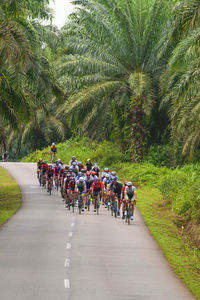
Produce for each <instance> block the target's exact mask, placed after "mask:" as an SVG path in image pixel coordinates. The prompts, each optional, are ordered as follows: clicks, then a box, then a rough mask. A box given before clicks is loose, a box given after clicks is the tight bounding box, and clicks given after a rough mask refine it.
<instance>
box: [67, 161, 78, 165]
mask: <svg viewBox="0 0 200 300" xmlns="http://www.w3.org/2000/svg"><path fill="white" fill-rule="evenodd" d="M73 162H75V163H76V164H78V161H77V160H70V162H69V165H70V166H72V163H73Z"/></svg>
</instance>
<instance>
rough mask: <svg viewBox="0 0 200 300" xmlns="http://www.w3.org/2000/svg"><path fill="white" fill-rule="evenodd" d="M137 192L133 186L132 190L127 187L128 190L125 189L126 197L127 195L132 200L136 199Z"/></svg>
mask: <svg viewBox="0 0 200 300" xmlns="http://www.w3.org/2000/svg"><path fill="white" fill-rule="evenodd" d="M135 192H136V188H135V187H134V186H132V187H131V188H129V187H128V186H126V188H125V195H127V196H128V198H129V199H130V200H134V199H135Z"/></svg>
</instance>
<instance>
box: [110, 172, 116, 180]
mask: <svg viewBox="0 0 200 300" xmlns="http://www.w3.org/2000/svg"><path fill="white" fill-rule="evenodd" d="M111 176H112V177H115V178H116V180H118V176H117V175H116V172H115V171H112V172H111Z"/></svg>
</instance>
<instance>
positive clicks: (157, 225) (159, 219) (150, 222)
mask: <svg viewBox="0 0 200 300" xmlns="http://www.w3.org/2000/svg"><path fill="white" fill-rule="evenodd" d="M137 194H138V197H137V198H138V202H137V207H138V208H139V210H140V212H141V214H142V217H143V219H144V221H145V223H146V225H147V226H148V228H149V231H150V232H151V234H152V236H153V238H154V239H155V240H156V241H157V243H158V244H159V246H160V248H161V249H162V251H163V253H164V255H165V257H166V258H167V260H168V261H169V263H170V265H171V267H172V268H173V270H174V271H175V273H176V274H177V275H178V276H179V277H180V278H181V279H182V280H183V281H184V283H185V284H186V286H187V287H188V288H189V289H190V291H191V292H192V293H193V294H194V296H195V297H196V299H198V300H200V253H199V251H198V249H196V248H195V247H194V246H193V244H192V242H191V240H190V238H189V236H188V235H187V233H185V232H184V227H182V226H180V227H178V226H177V225H176V224H177V218H178V217H179V216H177V215H175V214H174V213H173V212H172V210H171V209H170V207H167V205H166V203H165V201H163V200H162V195H161V193H160V191H159V190H157V189H150V188H142V189H139V190H138V192H137Z"/></svg>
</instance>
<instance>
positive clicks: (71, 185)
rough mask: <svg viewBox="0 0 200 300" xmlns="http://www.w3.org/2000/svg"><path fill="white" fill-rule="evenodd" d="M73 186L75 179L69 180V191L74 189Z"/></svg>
mask: <svg viewBox="0 0 200 300" xmlns="http://www.w3.org/2000/svg"><path fill="white" fill-rule="evenodd" d="M75 186H76V183H75V181H71V180H70V182H69V184H68V189H69V190H70V192H72V191H74V190H75Z"/></svg>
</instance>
